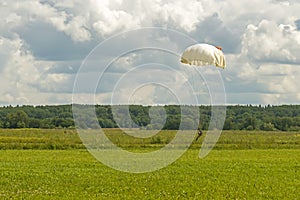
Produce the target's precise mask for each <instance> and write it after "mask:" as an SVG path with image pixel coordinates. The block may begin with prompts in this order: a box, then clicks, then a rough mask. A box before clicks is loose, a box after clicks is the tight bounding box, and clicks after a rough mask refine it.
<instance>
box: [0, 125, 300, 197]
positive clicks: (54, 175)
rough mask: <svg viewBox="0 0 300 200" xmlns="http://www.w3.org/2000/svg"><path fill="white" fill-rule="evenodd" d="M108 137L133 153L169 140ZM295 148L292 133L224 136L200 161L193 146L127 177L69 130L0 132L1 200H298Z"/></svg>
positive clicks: (298, 150)
mask: <svg viewBox="0 0 300 200" xmlns="http://www.w3.org/2000/svg"><path fill="white" fill-rule="evenodd" d="M107 134H108V135H109V137H111V138H112V140H115V141H119V143H120V144H119V145H120V146H124V148H129V149H135V150H138V149H142V148H144V149H152V148H153V147H155V148H158V147H160V146H162V145H164V143H166V142H167V141H169V140H170V137H173V135H174V132H172V131H165V132H162V133H160V135H157V136H155V137H160V139H153V138H152V139H149V140H144V141H143V143H139V142H138V141H130V140H129V139H128V140H125V138H126V136H125V135H123V134H122V133H120V132H119V131H118V130H111V131H109V130H107ZM114 135H118V136H114ZM122 137H124V138H123V139H124V141H125V142H123V143H121V142H120V141H122ZM202 139H203V138H202ZM299 141H300V134H299V133H296V132H245V131H237V132H224V133H223V134H222V136H221V138H220V140H219V142H218V144H217V145H216V148H215V149H214V150H213V151H211V153H210V154H209V155H208V156H207V157H205V158H204V159H199V158H198V153H199V148H200V147H201V146H200V144H201V141H198V142H194V143H193V144H192V146H191V148H190V149H189V150H188V151H187V152H186V153H185V154H184V155H183V156H182V157H181V158H180V159H178V160H177V161H176V162H174V163H173V164H171V165H170V166H168V167H166V168H163V169H161V170H158V171H155V172H151V173H143V174H130V173H125V172H120V171H116V170H113V169H111V168H109V167H106V166H105V165H103V164H101V163H100V162H98V161H97V160H96V159H94V158H93V157H92V156H91V155H90V154H89V153H88V152H87V151H86V150H85V149H84V147H83V146H82V144H81V142H80V139H79V138H78V136H77V135H76V132H75V131H74V130H1V131H0V145H1V148H2V150H1V151H0V154H1V156H0V199H300V195H299V189H300V143H299ZM14 148H16V149H14ZM54 149H56V150H54Z"/></svg>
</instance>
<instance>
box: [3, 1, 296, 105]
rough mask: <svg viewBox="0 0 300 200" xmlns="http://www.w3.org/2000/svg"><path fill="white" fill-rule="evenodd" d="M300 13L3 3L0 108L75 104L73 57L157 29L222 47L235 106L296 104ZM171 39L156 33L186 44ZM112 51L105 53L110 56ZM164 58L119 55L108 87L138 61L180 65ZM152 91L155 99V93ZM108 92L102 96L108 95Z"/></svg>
mask: <svg viewBox="0 0 300 200" xmlns="http://www.w3.org/2000/svg"><path fill="white" fill-rule="evenodd" d="M249 8H251V9H249ZM299 10H300V3H299V2H298V1H297V0H290V1H288V0H270V1H261V0H253V1H236V0H227V1H220V0H200V1H199V0H191V1H179V0H178V1H171V0H137V1H131V0H115V1H112V0H103V1H102V0H101V1H97V0H88V1H79V0H44V1H38V0H26V1H22V0H15V1H6V0H0V17H1V19H3V20H1V21H0V83H1V85H0V89H1V91H0V95H1V96H2V98H1V103H4V104H6V103H9V102H14V103H20V104H24V103H31V102H35V103H38V102H39V101H40V102H45V103H47V102H50V103H51V102H53V101H57V102H62V101H64V100H65V101H66V102H70V98H71V96H70V93H71V91H72V85H73V81H74V74H72V73H74V69H77V67H78V66H75V65H79V64H78V63H80V61H78V60H75V59H80V58H83V57H84V56H85V54H86V53H87V52H88V50H89V49H90V48H92V47H93V46H95V45H97V42H101V41H103V39H104V38H109V37H110V36H112V35H114V34H116V33H119V32H123V31H127V30H131V29H136V28H140V27H151V26H159V27H164V28H170V29H175V30H177V31H180V32H183V33H185V34H190V35H192V37H194V38H195V39H197V40H198V41H199V42H211V43H217V44H218V43H219V44H221V45H223V48H224V52H225V53H226V58H227V63H228V68H227V69H225V70H224V71H222V73H221V74H222V76H223V78H224V80H225V85H226V87H231V88H227V90H229V91H230V94H229V95H228V98H229V101H231V102H235V103H238V102H239V101H240V102H245V101H249V103H251V102H262V103H289V102H293V103H295V102H297V101H299V93H300V91H299V89H298V80H299V79H300V72H299V69H300V67H299V65H300V31H299V23H298V21H299ZM297 20H298V21H297ZM43 28H44V29H45V30H40V29H43ZM47 32H51V33H49V34H46V33H47ZM38 33H41V34H43V35H44V36H45V37H46V38H43V37H42V36H41V35H39V34H38ZM35 37H36V39H34V38H35ZM168 37H169V36H168V35H164V34H163V33H162V34H161V35H153V38H158V39H157V41H160V42H161V43H162V44H165V47H166V49H169V48H171V49H173V48H176V47H180V43H181V41H180V40H178V41H177V42H176V38H175V39H174V38H172V39H171V38H168ZM153 38H150V37H148V38H147V37H144V36H143V35H137V36H136V38H131V39H129V40H126V39H124V40H125V41H122V40H119V41H116V42H115V47H114V48H121V47H122V46H127V47H131V45H132V43H137V42H138V43H141V44H143V42H145V41H146V40H150V39H153ZM159 39H160V40H159ZM34 40H35V41H36V42H33V41H34ZM47 40H48V41H47ZM133 46H134V45H133ZM114 48H111V49H107V56H109V55H110V53H111V52H112V51H114ZM178 49H179V48H178ZM65 52H68V55H67V54H66V53H65ZM72 54H74V56H71V55H72ZM75 54H76V56H75ZM78 55H80V56H78ZM112 55H113V54H112ZM158 55H162V54H161V53H160V52H158V53H155V52H149V53H148V56H146V57H144V58H145V60H144V61H143V60H141V58H140V57H139V55H137V56H136V55H134V54H132V55H127V56H126V55H125V56H124V57H121V58H119V59H118V60H117V61H116V62H115V63H114V66H112V68H111V71H110V72H111V73H115V74H113V75H111V76H109V77H108V78H107V80H105V83H106V84H108V85H109V83H110V80H115V79H116V78H118V77H119V76H120V74H119V76H117V77H116V73H120V72H124V71H125V72H126V71H128V69H130V67H131V66H132V65H135V64H143V62H146V63H147V62H151V61H153V60H154V61H156V62H160V63H162V64H170V65H173V64H174V63H175V61H174V60H172V59H171V56H169V57H168V55H163V56H161V57H159V58H155V59H153V57H157V56H158ZM74 63H77V64H74ZM64 65H65V66H64ZM64 67H65V68H66V69H64ZM88 74H89V72H88V73H87V76H90V75H92V74H93V72H90V74H89V75H88ZM162 75H163V74H162V73H161V74H159V73H158V78H159V76H162ZM173 82H174V83H175V82H178V80H173ZM241 83H242V84H241ZM83 88H85V87H83ZM150 91H152V90H150V89H149V94H147V95H149V96H151V95H153V94H154V93H155V92H154V90H153V92H150ZM104 92H105V90H103V93H101V94H98V96H101V97H103V98H104V99H105V98H107V97H108V96H109V94H106V93H104ZM162 93H163V92H162ZM241 93H243V94H248V95H241ZM39 94H41V95H39ZM47 99H48V100H47ZM250 101H251V102H250Z"/></svg>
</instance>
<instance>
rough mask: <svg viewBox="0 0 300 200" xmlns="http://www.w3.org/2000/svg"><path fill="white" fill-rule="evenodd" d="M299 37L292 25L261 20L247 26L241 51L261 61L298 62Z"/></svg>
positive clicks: (299, 51) (299, 59)
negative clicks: (256, 23) (256, 24)
mask: <svg viewBox="0 0 300 200" xmlns="http://www.w3.org/2000/svg"><path fill="white" fill-rule="evenodd" d="M299 38H300V32H298V31H297V30H296V27H294V26H293V25H283V24H279V25H278V24H276V23H275V22H272V21H267V20H262V21H261V22H260V23H259V24H258V26H255V25H253V24H250V25H248V26H247V29H246V31H245V34H244V36H243V41H242V43H243V49H242V51H243V52H242V53H243V54H244V56H246V57H248V58H250V59H254V60H256V61H261V62H292V63H293V62H296V61H298V62H299V61H300V54H299V53H300V41H299Z"/></svg>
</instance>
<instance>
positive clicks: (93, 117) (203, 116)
mask: <svg viewBox="0 0 300 200" xmlns="http://www.w3.org/2000/svg"><path fill="white" fill-rule="evenodd" d="M73 110H74V111H75V112H74V113H73ZM220 110H222V109H220ZM73 114H74V115H73ZM224 114H225V113H224ZM215 117H218V116H215ZM74 119H76V120H75V121H76V123H75V121H74ZM214 120H215V119H213V118H212V111H211V106H178V105H166V106H142V105H128V106H127V105H115V106H110V105H95V106H91V105H73V109H72V105H53V106H50V105H45V106H29V105H23V106H4V107H0V128H84V129H86V128H92V129H93V128H99V125H100V127H102V128H117V127H122V128H142V129H159V130H160V129H168V130H177V129H195V128H198V127H199V128H200V129H203V130H207V129H208V127H209V125H210V126H215V127H216V128H223V129H224V130H265V131H273V130H281V131H300V105H280V106H271V105H267V106H252V105H234V106H227V108H226V118H225V121H224V124H219V125H218V124H217V123H212V122H213V121H214ZM215 121H217V120H215ZM212 128H213V127H212Z"/></svg>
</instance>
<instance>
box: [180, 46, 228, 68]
mask: <svg viewBox="0 0 300 200" xmlns="http://www.w3.org/2000/svg"><path fill="white" fill-rule="evenodd" d="M181 62H182V63H184V64H189V65H196V66H205V65H215V66H217V67H221V68H225V67H226V61H225V56H224V54H223V52H222V48H221V47H218V46H213V45H210V44H195V45H192V46H190V47H188V48H187V49H186V50H184V52H183V53H182V56H181Z"/></svg>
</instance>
